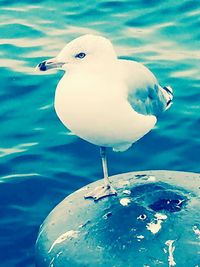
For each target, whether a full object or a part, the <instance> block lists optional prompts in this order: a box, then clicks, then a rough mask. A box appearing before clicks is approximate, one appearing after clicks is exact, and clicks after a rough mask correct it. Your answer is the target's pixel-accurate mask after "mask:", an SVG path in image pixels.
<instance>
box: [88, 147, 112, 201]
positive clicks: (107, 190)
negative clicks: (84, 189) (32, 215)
mask: <svg viewBox="0 0 200 267" xmlns="http://www.w3.org/2000/svg"><path fill="white" fill-rule="evenodd" d="M100 155H101V160H102V166H103V174H104V185H102V186H98V187H96V188H95V189H94V191H92V192H89V193H88V194H87V195H85V198H93V199H94V200H99V199H101V198H103V197H107V196H112V195H116V194H117V192H116V190H115V189H114V188H113V187H112V185H111V183H110V181H109V178H108V167H107V158H106V148H105V147H100Z"/></svg>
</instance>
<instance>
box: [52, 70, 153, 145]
mask: <svg viewBox="0 0 200 267" xmlns="http://www.w3.org/2000/svg"><path fill="white" fill-rule="evenodd" d="M126 94H127V90H126V86H125V84H122V83H121V82H120V81H119V80H118V79H117V77H115V79H111V78H110V77H109V76H108V75H107V74H105V75H104V77H102V76H98V75H92V77H91V75H88V76H87V74H85V75H84V79H83V75H81V76H80V75H79V74H77V75H74V74H73V75H70V74H68V75H64V76H63V78H62V79H61V81H60V82H59V84H58V86H57V89H56V96H55V109H56V113H57V115H58V117H59V118H60V120H61V121H62V122H63V124H64V125H65V126H66V127H67V128H68V129H69V130H71V131H72V132H73V133H75V134H76V135H77V136H79V137H81V138H83V139H84V140H86V141H88V142H90V143H93V144H96V145H100V146H109V147H114V148H116V149H118V148H119V149H120V147H123V146H127V147H128V146H130V145H131V144H132V143H133V142H135V141H136V140H138V139H139V138H141V137H142V136H143V135H145V134H146V133H147V132H149V131H150V130H151V129H152V128H153V126H154V125H155V123H156V118H155V117H154V116H144V115H141V114H138V113H136V112H135V111H134V110H133V109H132V108H131V106H130V105H129V103H128V101H127V100H126Z"/></svg>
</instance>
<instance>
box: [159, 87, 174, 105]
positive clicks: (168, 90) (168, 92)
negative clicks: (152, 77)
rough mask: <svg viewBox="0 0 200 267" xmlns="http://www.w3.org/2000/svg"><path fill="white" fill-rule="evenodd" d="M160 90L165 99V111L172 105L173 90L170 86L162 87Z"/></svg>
mask: <svg viewBox="0 0 200 267" xmlns="http://www.w3.org/2000/svg"><path fill="white" fill-rule="evenodd" d="M162 89H163V93H164V95H165V98H166V110H167V109H169V108H170V107H171V105H172V100H173V98H174V94H173V89H172V88H171V87H170V86H164V87H162Z"/></svg>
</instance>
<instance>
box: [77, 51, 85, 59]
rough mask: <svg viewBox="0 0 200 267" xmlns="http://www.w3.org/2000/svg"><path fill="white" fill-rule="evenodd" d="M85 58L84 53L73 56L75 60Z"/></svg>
mask: <svg viewBox="0 0 200 267" xmlns="http://www.w3.org/2000/svg"><path fill="white" fill-rule="evenodd" d="M85 56H86V54H85V53H83V52H81V53H78V54H76V55H75V58H84V57H85Z"/></svg>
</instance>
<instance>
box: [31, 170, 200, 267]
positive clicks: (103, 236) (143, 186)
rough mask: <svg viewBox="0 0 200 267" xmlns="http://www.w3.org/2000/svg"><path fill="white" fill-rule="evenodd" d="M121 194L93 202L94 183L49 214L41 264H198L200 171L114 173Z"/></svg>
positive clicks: (99, 266) (40, 245)
mask: <svg viewBox="0 0 200 267" xmlns="http://www.w3.org/2000/svg"><path fill="white" fill-rule="evenodd" d="M111 181H112V184H113V186H114V187H115V188H116V189H117V191H118V195H117V196H112V197H107V198H104V199H101V200H99V201H98V202H94V201H93V200H91V199H84V195H85V194H86V193H87V192H88V191H89V190H91V189H92V188H95V187H96V186H97V185H99V184H101V183H102V180H100V181H97V182H95V183H92V184H90V185H88V186H86V187H84V188H81V189H80V190H78V191H76V192H75V193H73V194H71V195H70V196H68V197H67V198H65V199H64V200H63V201H62V202H61V203H60V204H59V205H58V206H57V207H56V208H55V209H54V210H53V211H52V212H51V213H50V214H49V216H48V217H47V218H46V220H45V221H44V223H43V225H42V226H41V228H40V233H39V236H38V240H37V243H36V262H37V266H38V267H46V266H50V267H53V266H54V267H67V266H71V267H106V266H113V267H124V266H126V267H145V266H146V267H147V266H151V267H152V266H166V267H167V266H175V264H176V266H177V267H179V266H188V267H189V266H191V267H195V266H199V264H200V196H199V195H200V194H199V192H200V175H199V174H194V173H183V172H171V171H146V172H133V173H127V174H121V175H116V176H113V177H111Z"/></svg>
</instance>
